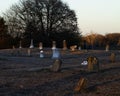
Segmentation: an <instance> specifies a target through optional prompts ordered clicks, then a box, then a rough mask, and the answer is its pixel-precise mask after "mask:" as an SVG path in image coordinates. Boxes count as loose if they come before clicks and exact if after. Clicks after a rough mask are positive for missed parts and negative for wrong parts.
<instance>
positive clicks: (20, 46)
mask: <svg viewBox="0 0 120 96" xmlns="http://www.w3.org/2000/svg"><path fill="white" fill-rule="evenodd" d="M19 48H20V49H21V48H22V42H21V41H20V45H19Z"/></svg>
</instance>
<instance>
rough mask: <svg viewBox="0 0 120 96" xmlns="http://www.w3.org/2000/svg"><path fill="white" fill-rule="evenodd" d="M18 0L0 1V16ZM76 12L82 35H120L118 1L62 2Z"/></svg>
mask: <svg viewBox="0 0 120 96" xmlns="http://www.w3.org/2000/svg"><path fill="white" fill-rule="evenodd" d="M18 1H19V0H0V15H1V14H2V12H5V10H7V9H9V8H10V6H11V5H12V4H14V3H17V2H18ZM62 1H63V2H64V3H66V4H67V5H68V6H69V7H70V9H72V10H74V11H75V12H76V16H77V18H78V27H79V28H80V31H81V32H82V35H87V34H89V33H91V32H93V33H98V34H103V35H105V34H107V33H114V32H115V33H120V0H62Z"/></svg>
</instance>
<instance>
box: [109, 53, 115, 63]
mask: <svg viewBox="0 0 120 96" xmlns="http://www.w3.org/2000/svg"><path fill="white" fill-rule="evenodd" d="M110 62H112V63H114V62H115V53H111V55H110Z"/></svg>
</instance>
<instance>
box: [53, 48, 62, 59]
mask: <svg viewBox="0 0 120 96" xmlns="http://www.w3.org/2000/svg"><path fill="white" fill-rule="evenodd" d="M59 58H60V52H59V50H58V49H57V48H56V49H53V50H52V59H59Z"/></svg>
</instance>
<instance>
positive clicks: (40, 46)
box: [39, 42, 43, 50]
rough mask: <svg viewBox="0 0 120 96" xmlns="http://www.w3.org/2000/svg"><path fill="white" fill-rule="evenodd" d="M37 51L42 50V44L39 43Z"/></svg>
mask: <svg viewBox="0 0 120 96" xmlns="http://www.w3.org/2000/svg"><path fill="white" fill-rule="evenodd" d="M39 49H40V50H42V49H43V44H42V42H40V43H39Z"/></svg>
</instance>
